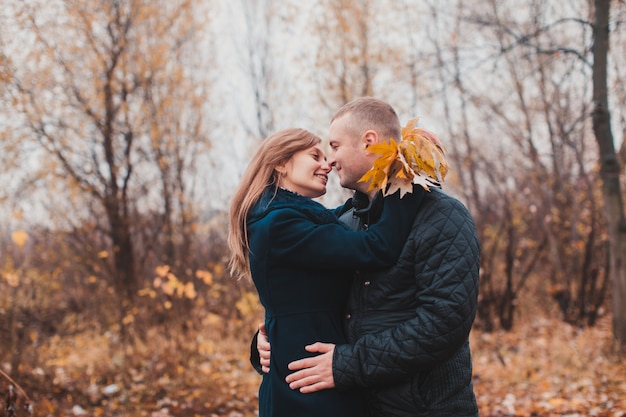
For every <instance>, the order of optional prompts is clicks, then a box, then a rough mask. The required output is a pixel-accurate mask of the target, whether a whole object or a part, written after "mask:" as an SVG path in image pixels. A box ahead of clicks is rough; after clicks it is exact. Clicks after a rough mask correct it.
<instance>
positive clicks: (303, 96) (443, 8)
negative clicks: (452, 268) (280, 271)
mask: <svg viewBox="0 0 626 417" xmlns="http://www.w3.org/2000/svg"><path fill="white" fill-rule="evenodd" d="M609 10H610V14H609ZM603 19H604V20H603ZM625 23H626V3H625V2H624V0H613V1H611V0H596V1H589V0H587V1H586V0H572V1H568V2H561V1H557V0H548V1H540V0H527V1H523V2H520V1H512V0H502V1H497V0H446V1H436V0H419V1H418V0H398V1H393V2H388V1H382V0H319V1H315V2H313V1H311V2H301V1H296V0H274V1H270V0H237V1H225V0H93V1H81V0H29V1H18V0H4V1H3V2H2V6H1V7H0V97H1V99H0V107H1V109H0V161H1V162H0V164H1V165H0V167H1V169H0V184H1V186H0V213H1V215H0V231H1V233H0V394H1V395H0V404H1V405H2V408H0V415H7V416H16V415H29V414H30V415H36V416H80V415H89V416H101V415H102V416H155V417H158V416H170V415H172V416H200V415H202V416H232V417H234V416H246V417H247V416H253V415H255V413H256V390H257V388H258V385H259V383H260V377H259V376H258V375H257V374H256V373H255V372H254V371H253V370H252V369H251V367H250V365H249V363H248V359H247V356H248V349H249V340H250V337H251V335H252V334H253V332H254V331H255V329H256V327H257V325H258V323H259V322H260V321H261V320H262V317H263V311H262V308H261V307H260V305H259V303H258V299H257V295H256V292H255V290H254V287H253V286H252V285H251V284H250V283H249V282H242V281H235V280H233V279H232V278H231V277H230V276H229V275H228V273H227V271H226V269H225V261H226V259H227V257H228V253H227V248H226V244H225V237H226V233H227V222H226V216H227V210H228V203H229V199H230V195H231V193H232V191H233V189H234V187H235V186H236V184H237V182H238V180H239V177H240V175H241V173H242V172H243V170H244V168H245V166H246V163H247V161H248V160H249V158H250V156H251V154H252V152H253V151H254V149H255V148H256V146H257V145H258V143H259V142H260V141H261V140H262V139H263V138H264V137H266V136H267V135H268V134H270V133H271V132H274V131H276V130H278V129H281V128H285V127H292V126H297V127H304V128H307V129H310V130H312V131H313V132H315V133H317V134H319V135H320V136H321V137H325V136H326V133H327V128H328V122H329V120H330V117H331V115H332V114H333V112H334V111H335V110H336V109H338V108H339V107H340V106H341V105H342V104H344V103H345V102H347V101H349V100H351V99H353V98H356V97H360V96H375V97H378V98H381V99H383V100H385V101H388V102H389V103H391V104H392V105H393V106H394V107H395V108H396V109H397V111H398V113H399V115H400V118H401V120H402V122H403V123H404V122H406V121H408V120H409V119H411V118H413V117H419V118H420V122H419V124H420V126H422V127H424V128H426V129H428V130H431V131H433V132H435V133H436V134H437V135H438V136H439V137H440V139H441V140H442V142H443V143H444V144H445V146H446V147H447V149H448V151H449V153H448V158H449V161H450V167H451V169H450V173H449V175H448V177H447V178H446V182H445V184H444V189H445V190H446V191H447V192H449V193H451V194H453V195H455V196H456V197H458V198H459V199H461V200H462V201H463V202H464V203H465V204H466V205H467V207H468V208H469V209H470V211H471V213H472V214H473V216H474V219H475V221H476V225H477V229H478V233H479V237H480V242H481V247H482V257H481V281H480V300H479V311H478V316H477V319H476V323H475V326H474V330H473V332H472V335H471V343H472V349H473V355H474V384H475V389H476V393H477V397H478V402H479V406H480V410H481V415H483V416H526V415H528V416H531V415H533V416H547V415H569V416H623V415H626V414H625V413H626V399H625V398H626V364H625V361H624V356H623V351H621V350H620V343H618V341H619V340H621V341H624V340H626V339H624V337H626V333H625V330H624V329H625V326H626V317H625V316H624V313H623V311H624V308H626V307H623V306H625V305H626V300H625V299H624V298H623V294H624V288H626V284H625V285H622V286H620V284H619V283H620V282H622V283H623V282H624V281H623V279H624V272H623V270H624V266H623V265H624V264H626V262H624V258H623V257H624V253H626V250H622V249H624V248H626V246H624V243H623V242H624V235H625V233H626V232H625V230H626V227H624V214H623V213H624V212H623V202H622V200H623V195H624V193H625V187H624V166H625V160H626V146H625V145H624V142H625V140H624V139H625V138H626V108H625V107H624V103H626V82H625V80H626V70H625V68H626V66H625V64H626V30H625ZM607 28H608V30H607ZM603 58H604V60H603ZM603 81H604V84H603ZM609 115H610V118H609ZM348 196H349V193H347V192H346V191H343V190H341V189H340V187H339V186H338V184H337V180H336V178H335V179H334V180H333V181H332V182H331V186H330V191H329V193H328V195H327V196H325V197H323V198H322V199H321V202H323V203H324V204H326V205H328V206H335V205H337V204H340V203H342V202H343V201H344V199H345V198H346V197H348ZM620 245H621V246H620ZM620 262H621V263H620ZM620 271H621V272H620ZM620 274H621V275H620ZM620 280H621V281H620ZM3 413H4V414H3Z"/></svg>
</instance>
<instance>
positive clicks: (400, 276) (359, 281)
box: [257, 97, 479, 417]
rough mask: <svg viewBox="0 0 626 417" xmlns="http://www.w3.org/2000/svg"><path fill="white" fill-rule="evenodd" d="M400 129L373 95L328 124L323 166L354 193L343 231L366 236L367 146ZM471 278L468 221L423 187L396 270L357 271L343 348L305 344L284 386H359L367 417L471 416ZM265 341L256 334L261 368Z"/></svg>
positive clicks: (373, 202)
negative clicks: (332, 170) (352, 230)
mask: <svg viewBox="0 0 626 417" xmlns="http://www.w3.org/2000/svg"><path fill="white" fill-rule="evenodd" d="M400 131H401V127H400V121H399V119H398V116H397V114H396V112H395V111H394V110H393V108H392V107H391V106H389V105H388V104H387V103H385V102H383V101H380V100H377V99H373V98H367V97H366V98H361V99H357V100H354V101H352V102H350V103H348V104H346V105H344V106H343V107H342V108H341V109H339V110H338V111H337V113H336V114H335V116H334V117H333V119H332V121H331V125H330V131H329V140H330V148H331V156H330V159H329V163H330V164H331V165H332V166H334V168H335V169H336V171H337V174H338V175H339V179H340V184H341V185H342V186H343V187H345V188H350V189H353V190H355V195H354V197H353V198H352V199H351V200H348V202H347V203H346V204H345V206H344V207H343V208H342V215H341V218H342V220H344V221H345V222H346V223H348V224H350V225H351V226H353V227H359V228H363V229H367V227H368V226H369V225H370V224H372V223H373V222H375V221H376V220H377V219H378V217H379V215H380V201H379V199H380V197H378V195H377V193H376V192H375V191H374V192H368V191H367V189H368V185H369V184H367V183H363V182H359V179H360V178H361V177H362V176H363V174H365V173H366V172H367V171H368V170H369V169H370V168H371V167H372V165H373V163H374V161H375V160H376V158H377V155H375V154H372V153H371V152H368V147H369V146H370V145H373V144H376V143H379V142H380V141H387V140H388V139H389V138H395V139H396V140H399V139H400ZM478 271H479V245H478V239H477V236H476V230H475V226H474V223H473V221H472V218H471V215H470V214H469V212H468V211H467V209H466V208H465V206H463V204H461V203H460V202H459V201H458V200H456V199H455V198H453V197H451V196H449V195H447V194H445V193H443V192H442V191H441V190H439V189H435V188H433V187H431V191H430V192H426V193H425V195H424V198H423V199H422V202H421V205H420V208H419V211H418V214H417V217H416V219H415V223H414V224H413V229H412V231H411V234H410V235H409V238H408V239H407V242H406V244H405V246H404V249H403V251H402V254H401V255H400V259H399V260H398V262H397V264H396V265H394V266H393V267H391V268H389V269H387V270H383V271H356V273H355V276H354V279H353V283H352V289H351V293H350V297H349V300H348V305H347V314H346V333H347V338H348V341H349V342H350V344H349V345H339V346H334V345H332V344H327V343H320V342H318V343H314V344H313V345H310V346H307V347H306V349H307V351H309V352H315V353H319V355H317V356H314V357H310V358H305V359H301V360H299V361H296V362H292V363H291V364H290V366H289V368H290V369H291V370H293V371H295V372H294V373H292V374H290V375H289V376H287V378H286V381H287V382H288V383H289V384H290V387H291V388H292V389H299V390H300V391H301V392H303V393H310V392H315V391H319V390H322V389H328V388H337V389H339V390H342V389H346V388H349V387H364V388H365V389H366V393H365V394H366V395H365V396H364V398H365V401H366V410H368V415H369V416H381V417H382V416H477V415H478V408H477V405H476V399H475V395H474V390H473V386H472V362H471V357H470V347H469V341H468V337H469V332H470V329H471V327H472V324H473V322H474V318H475V314H476V304H477V294H478ZM270 342H271V341H270ZM264 343H267V340H266V339H265V338H264V337H259V343H258V345H257V346H258V347H259V350H260V351H261V359H260V363H261V364H262V365H267V364H268V363H269V352H268V351H264V349H263V348H264ZM265 369H267V368H265Z"/></svg>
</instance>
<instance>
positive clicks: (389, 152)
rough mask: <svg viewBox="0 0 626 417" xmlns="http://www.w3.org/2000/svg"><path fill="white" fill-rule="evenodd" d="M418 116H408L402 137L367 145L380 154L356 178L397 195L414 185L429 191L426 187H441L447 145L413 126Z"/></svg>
mask: <svg viewBox="0 0 626 417" xmlns="http://www.w3.org/2000/svg"><path fill="white" fill-rule="evenodd" d="M417 121H418V119H417V118H415V119H411V120H409V121H408V122H407V124H406V126H405V127H403V128H402V132H401V133H402V139H401V140H400V142H396V141H395V140H394V139H393V138H390V139H389V142H382V143H378V144H376V145H372V146H370V147H369V148H368V149H369V150H370V152H372V153H376V154H379V155H380V156H379V157H378V159H376V161H374V166H373V167H372V168H371V169H370V170H369V171H367V172H366V173H365V175H363V177H361V179H360V180H359V181H362V182H369V183H370V186H369V188H368V191H369V190H373V189H381V190H383V194H384V195H389V194H393V193H395V192H396V191H398V190H400V197H402V196H404V194H406V193H407V192H409V193H410V192H412V191H413V184H417V185H420V186H421V187H422V188H424V189H425V190H427V191H429V190H430V188H429V186H431V185H432V186H440V185H441V183H442V182H443V180H444V178H445V176H446V174H447V173H448V162H447V161H446V158H445V152H446V148H445V147H444V146H443V145H442V144H441V142H440V141H439V139H438V138H437V137H436V136H435V135H434V134H433V133H431V132H429V131H427V130H425V129H422V128H418V127H415V125H416V124H417Z"/></svg>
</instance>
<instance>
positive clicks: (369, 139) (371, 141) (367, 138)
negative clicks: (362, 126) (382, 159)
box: [363, 130, 378, 148]
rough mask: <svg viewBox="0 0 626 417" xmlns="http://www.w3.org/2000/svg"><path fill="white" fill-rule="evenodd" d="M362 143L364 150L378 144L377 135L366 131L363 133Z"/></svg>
mask: <svg viewBox="0 0 626 417" xmlns="http://www.w3.org/2000/svg"><path fill="white" fill-rule="evenodd" d="M363 143H364V144H365V147H366V148H367V147H369V146H370V145H376V144H377V143H378V133H376V131H375V130H366V131H365V133H363Z"/></svg>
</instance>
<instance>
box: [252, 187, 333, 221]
mask: <svg viewBox="0 0 626 417" xmlns="http://www.w3.org/2000/svg"><path fill="white" fill-rule="evenodd" d="M262 218H266V219H268V220H275V219H278V218H281V219H285V218H302V219H307V220H310V221H313V222H315V223H336V222H338V219H337V216H336V215H335V213H334V211H333V210H329V209H327V208H326V207H324V206H323V205H322V204H320V203H319V202H317V201H315V200H313V199H311V198H308V197H304V196H301V195H299V194H296V193H294V192H291V191H289V190H284V189H280V188H279V189H277V190H275V189H273V188H269V187H268V189H266V190H265V192H264V193H263V195H262V196H261V198H260V199H259V201H258V202H257V203H256V204H255V206H254V207H253V209H252V210H251V212H250V216H249V219H250V220H251V221H254V220H260V219H262Z"/></svg>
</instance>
